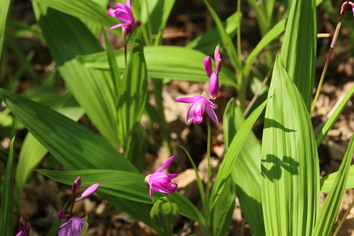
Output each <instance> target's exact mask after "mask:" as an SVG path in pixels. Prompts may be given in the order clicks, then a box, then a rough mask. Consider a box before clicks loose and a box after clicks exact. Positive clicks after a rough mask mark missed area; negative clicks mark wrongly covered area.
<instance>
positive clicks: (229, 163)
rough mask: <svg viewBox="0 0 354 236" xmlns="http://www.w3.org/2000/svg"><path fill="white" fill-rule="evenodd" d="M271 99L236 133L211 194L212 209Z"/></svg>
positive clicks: (258, 108)
mask: <svg viewBox="0 0 354 236" xmlns="http://www.w3.org/2000/svg"><path fill="white" fill-rule="evenodd" d="M268 100H269V99H267V100H266V101H264V102H263V103H262V104H261V105H260V106H259V107H257V108H256V109H255V110H254V111H253V112H252V114H251V115H250V116H249V117H248V118H247V120H246V121H245V122H244V124H243V125H242V127H241V129H240V130H239V131H238V132H237V133H236V135H235V137H234V138H233V140H232V142H231V144H230V146H229V149H228V152H227V153H226V155H225V157H224V160H223V162H222V164H221V167H220V170H219V172H218V174H217V176H216V179H215V183H214V187H213V190H212V194H211V201H212V204H211V206H212V207H211V208H213V207H214V205H215V203H216V201H217V199H218V198H219V197H220V194H221V192H222V190H223V188H224V184H225V182H226V181H227V178H228V177H229V175H230V174H231V172H232V169H233V166H235V163H236V161H237V159H238V157H239V154H240V152H241V150H242V147H243V145H244V143H245V142H246V140H247V137H248V135H249V134H250V132H251V130H252V126H253V124H254V122H256V120H257V119H258V117H259V116H260V115H261V113H262V112H263V109H264V107H265V106H266V104H267V102H268Z"/></svg>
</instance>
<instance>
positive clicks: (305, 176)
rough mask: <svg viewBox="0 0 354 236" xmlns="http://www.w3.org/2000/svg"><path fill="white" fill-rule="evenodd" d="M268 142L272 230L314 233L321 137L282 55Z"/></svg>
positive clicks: (265, 192) (267, 206)
mask: <svg viewBox="0 0 354 236" xmlns="http://www.w3.org/2000/svg"><path fill="white" fill-rule="evenodd" d="M269 96H273V99H272V100H270V101H269V103H268V105H267V109H266V114H265V124H264V131H263V139H262V140H263V143H262V166H261V169H262V176H263V184H262V205H263V216H264V222H265V228H266V234H267V235H302V236H307V235H308V236H311V235H312V230H313V227H314V224H315V221H316V216H317V211H318V206H319V203H318V198H319V166H318V154H317V148H316V141H315V137H314V133H313V128H312V125H311V122H310V117H309V114H308V110H307V107H306V106H305V104H304V102H303V100H302V96H301V94H300V93H299V91H298V90H297V88H296V86H295V85H294V83H293V82H292V80H291V79H290V78H289V76H288V74H287V73H286V71H285V69H284V66H283V64H282V62H281V55H278V56H277V58H276V62H275V67H274V71H273V77H272V82H271V85H270V88H269Z"/></svg>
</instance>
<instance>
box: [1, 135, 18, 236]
mask: <svg viewBox="0 0 354 236" xmlns="http://www.w3.org/2000/svg"><path fill="white" fill-rule="evenodd" d="M14 141H15V138H13V139H12V140H11V144H10V151H9V156H8V159H7V165H6V173H5V178H4V188H3V192H2V197H1V206H0V226H1V227H0V235H13V200H12V199H13V194H14V193H13V189H12V165H13V164H12V163H13V158H14Z"/></svg>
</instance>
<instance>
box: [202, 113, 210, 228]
mask: <svg viewBox="0 0 354 236" xmlns="http://www.w3.org/2000/svg"><path fill="white" fill-rule="evenodd" d="M207 129H208V135H207V160H208V166H207V179H206V188H205V206H204V212H205V221H206V225H207V226H208V227H210V216H209V214H210V209H209V207H210V177H211V163H210V146H211V126H210V118H209V117H207Z"/></svg>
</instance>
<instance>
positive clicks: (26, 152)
mask: <svg viewBox="0 0 354 236" xmlns="http://www.w3.org/2000/svg"><path fill="white" fill-rule="evenodd" d="M66 97H67V98H68V99H64V100H63V99H62V102H61V104H60V106H59V107H55V108H54V109H55V110H56V111H58V112H60V113H61V114H63V115H65V116H67V117H69V118H70V119H72V120H74V121H77V120H78V119H79V118H80V117H81V116H82V115H83V114H84V110H83V109H82V108H81V107H79V106H78V105H77V104H72V99H73V97H72V95H70V96H66ZM47 152H48V151H47V149H45V147H43V145H42V144H41V143H40V142H38V140H37V139H36V138H35V137H34V136H33V135H32V134H31V133H28V134H27V135H26V137H25V139H24V141H23V144H22V147H21V151H20V154H19V161H18V163H17V166H16V188H17V192H18V193H19V194H18V196H17V197H18V199H20V197H21V194H20V193H21V192H22V189H23V186H24V184H25V182H26V181H27V179H28V177H29V176H30V175H31V173H32V172H33V170H34V168H35V167H36V166H37V165H38V164H39V162H41V160H42V159H43V157H44V156H45V154H46V153H47Z"/></svg>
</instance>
